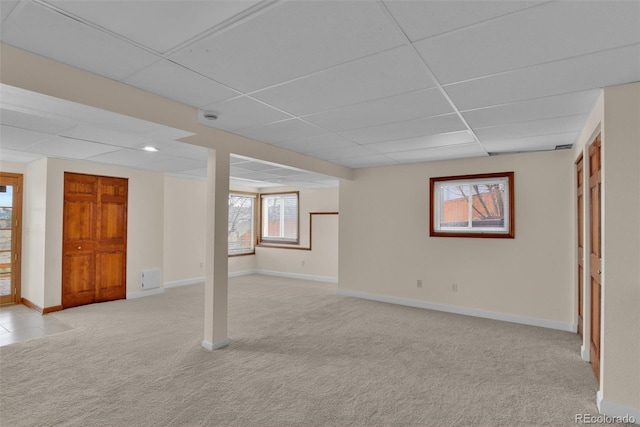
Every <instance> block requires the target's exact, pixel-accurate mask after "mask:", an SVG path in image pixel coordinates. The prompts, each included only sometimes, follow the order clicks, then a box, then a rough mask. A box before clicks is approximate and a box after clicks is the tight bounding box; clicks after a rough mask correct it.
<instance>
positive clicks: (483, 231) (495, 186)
mask: <svg viewBox="0 0 640 427" xmlns="http://www.w3.org/2000/svg"><path fill="white" fill-rule="evenodd" d="M430 181H431V206H430V208H431V209H430V210H431V226H430V235H431V236H438V237H497V238H514V231H515V227H514V212H513V211H514V203H513V202H514V194H513V172H503V173H490V174H479V175H460V176H449V177H441V178H431V180H430Z"/></svg>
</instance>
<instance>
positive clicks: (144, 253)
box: [29, 159, 164, 307]
mask: <svg viewBox="0 0 640 427" xmlns="http://www.w3.org/2000/svg"><path fill="white" fill-rule="evenodd" d="M29 166H31V164H30V165H29ZM29 172H31V169H29ZM46 172H47V193H46V201H47V202H46V216H47V219H46V237H45V281H46V282H45V287H44V305H42V307H51V306H56V305H59V304H60V303H61V300H62V283H61V280H62V279H61V278H62V213H63V195H64V172H75V173H86V174H92V175H103V176H114V177H120V178H128V179H129V201H128V213H127V293H131V292H138V291H141V290H142V287H141V277H142V271H143V270H150V269H159V270H161V271H162V270H163V247H164V176H163V175H162V174H161V173H157V172H150V171H142V170H137V169H130V168H123V167H116V166H111V165H103V164H98V163H89V162H79V161H70V160H62V159H47V169H46ZM30 175H31V173H30ZM33 302H34V303H36V304H38V303H37V302H36V301H33ZM38 305H39V304H38Z"/></svg>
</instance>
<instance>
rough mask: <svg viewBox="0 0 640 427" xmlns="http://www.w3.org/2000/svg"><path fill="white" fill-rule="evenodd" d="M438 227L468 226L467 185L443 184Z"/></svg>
mask: <svg viewBox="0 0 640 427" xmlns="http://www.w3.org/2000/svg"><path fill="white" fill-rule="evenodd" d="M441 194H442V203H441V214H440V218H441V220H440V227H446V228H457V227H462V228H467V227H468V226H469V186H468V185H443V186H442V193H441Z"/></svg>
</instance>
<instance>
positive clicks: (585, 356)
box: [580, 344, 591, 362]
mask: <svg viewBox="0 0 640 427" xmlns="http://www.w3.org/2000/svg"><path fill="white" fill-rule="evenodd" d="M580 356H582V360H584V361H585V362H591V353H590V352H589V348H588V347H585V346H584V344H582V345H581V346H580Z"/></svg>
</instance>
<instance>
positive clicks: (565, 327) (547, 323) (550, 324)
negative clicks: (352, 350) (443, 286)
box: [337, 289, 578, 332]
mask: <svg viewBox="0 0 640 427" xmlns="http://www.w3.org/2000/svg"><path fill="white" fill-rule="evenodd" d="M337 294H338V295H343V296H347V297H355V298H362V299H368V300H372V301H379V302H387V303H391V304H399V305H406V306H409V307H417V308H426V309H428V310H436V311H445V312H447V313H455V314H463V315H465V316H473V317H482V318H485V319H493V320H501V321H503V322H511V323H520V324H523V325H530V326H539V327H542V328H549V329H558V330H561V331H567V332H577V331H578V325H577V324H575V323H565V322H557V321H554V320H546V319H538V318H535V317H527V316H518V315H516V314H507V313H498V312H494V311H486V310H480V309H477V308H469V307H458V306H455V305H447V304H437V303H433V302H427V301H418V300H413V299H408V298H398V297H390V296H386V295H378V294H369V293H366V292H359V291H349V290H346V289H338V292H337Z"/></svg>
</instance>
